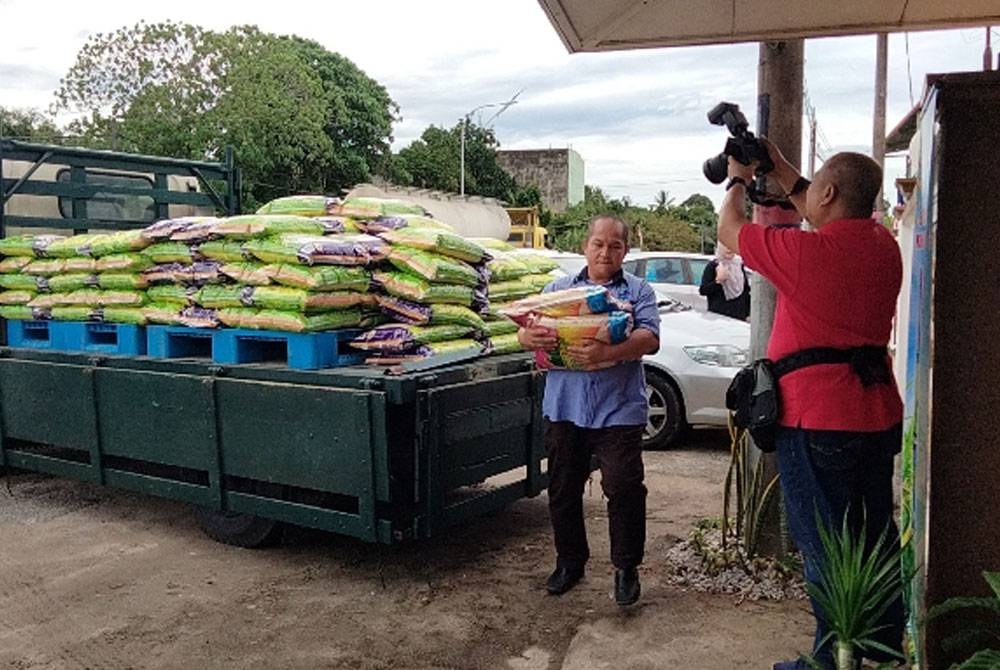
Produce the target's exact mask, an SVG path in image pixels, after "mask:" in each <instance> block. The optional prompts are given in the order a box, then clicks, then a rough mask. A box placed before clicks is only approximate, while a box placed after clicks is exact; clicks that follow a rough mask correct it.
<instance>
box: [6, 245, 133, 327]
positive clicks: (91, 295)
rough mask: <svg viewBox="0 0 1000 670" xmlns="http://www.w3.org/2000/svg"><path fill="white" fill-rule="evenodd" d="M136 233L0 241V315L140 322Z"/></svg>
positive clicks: (26, 317) (68, 319) (13, 317)
mask: <svg viewBox="0 0 1000 670" xmlns="http://www.w3.org/2000/svg"><path fill="white" fill-rule="evenodd" d="M147 245H148V242H147V241H146V240H144V239H143V238H142V236H141V231H138V230H133V231H121V232H116V233H101V234H85V235H74V236H71V237H65V236H60V235H37V236H30V235H28V236H20V237H11V238H6V239H4V240H0V255H2V256H5V257H6V258H5V259H4V260H3V261H2V262H0V268H2V269H0V273H2V274H0V286H2V287H3V288H5V289H7V291H5V292H4V293H2V294H0V302H2V303H3V305H4V306H3V308H2V309H0V316H3V317H4V318H8V319H56V320H63V321H108V322H114V323H138V324H142V323H145V318H144V315H143V313H142V307H143V305H144V304H145V302H146V294H145V291H144V290H143V289H145V286H146V285H145V283H144V281H143V280H142V278H141V277H140V276H139V275H138V273H139V272H140V271H141V270H142V269H144V268H146V267H148V266H149V265H150V263H149V261H148V260H147V259H146V258H144V257H143V256H142V255H141V254H140V251H141V250H142V249H143V248H144V247H146V246H147Z"/></svg>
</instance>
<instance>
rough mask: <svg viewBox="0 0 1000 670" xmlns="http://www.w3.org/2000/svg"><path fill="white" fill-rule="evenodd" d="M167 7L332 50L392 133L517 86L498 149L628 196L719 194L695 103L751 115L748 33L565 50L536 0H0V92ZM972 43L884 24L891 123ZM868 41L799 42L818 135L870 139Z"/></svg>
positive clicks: (49, 84) (896, 166)
mask: <svg viewBox="0 0 1000 670" xmlns="http://www.w3.org/2000/svg"><path fill="white" fill-rule="evenodd" d="M165 19H170V20H173V21H178V22H188V23H194V24H197V25H201V26H203V27H206V28H211V29H216V30H224V29H226V28H228V27H230V26H231V25H232V24H233V23H239V24H255V25H257V26H259V27H260V28H261V29H262V30H265V31H268V32H274V33H281V34H287V33H294V34H297V35H300V36H302V37H306V38H311V39H314V40H316V41H318V42H320V43H321V44H323V45H324V46H326V47H327V48H328V49H330V50H332V51H336V52H338V53H341V54H343V55H344V56H346V57H348V58H350V59H351V60H352V61H354V62H355V63H356V64H357V65H358V66H359V67H360V68H361V69H362V70H364V71H365V72H366V73H367V74H368V75H370V76H372V77H373V78H375V79H376V80H378V81H379V82H381V83H382V84H383V85H384V86H386V88H387V90H388V91H389V93H390V95H391V96H392V97H393V98H394V99H395V100H396V102H397V103H399V105H400V107H401V114H402V117H403V119H402V121H401V123H399V124H397V126H396V128H395V129H394V134H395V136H396V138H397V142H396V146H397V147H399V146H401V145H402V144H403V143H405V142H407V141H410V140H412V139H413V138H415V137H417V136H419V134H420V133H421V132H422V131H423V129H424V128H425V127H426V126H427V125H429V124H436V125H444V126H450V125H452V124H454V123H456V122H457V121H458V119H459V118H461V116H462V115H463V114H465V113H467V112H468V111H469V110H471V109H473V108H474V107H477V106H479V105H483V104H487V103H493V102H499V101H502V100H506V99H508V98H510V96H511V95H513V94H514V93H515V92H517V91H518V90H520V89H522V88H523V89H524V92H523V93H522V94H521V96H520V98H519V101H518V104H517V105H515V106H513V107H511V108H510V109H508V110H507V111H506V112H505V113H504V114H503V115H502V116H500V117H499V118H497V119H496V120H495V123H494V128H495V130H496V132H497V135H498V137H499V139H500V141H501V143H502V144H503V146H504V147H505V148H521V149H523V148H534V147H547V146H550V145H551V146H572V147H574V148H575V149H576V150H577V151H579V152H580V154H581V155H582V156H583V158H584V161H585V166H586V174H587V182H588V183H590V184H594V185H597V186H601V187H602V188H604V190H605V191H607V192H608V193H610V194H612V195H616V196H621V195H629V196H631V198H632V200H633V201H634V202H636V203H640V204H642V203H648V202H652V200H653V197H654V196H655V194H656V192H657V191H659V190H666V191H668V192H670V193H671V195H674V196H676V197H678V199H683V198H684V197H686V196H687V195H689V194H690V193H692V192H699V191H700V192H703V193H706V194H708V195H710V197H712V198H713V199H715V200H716V201H718V200H719V199H720V197H721V189H719V188H718V187H713V186H711V185H709V184H708V182H707V181H705V180H704V178H703V177H702V176H701V163H702V162H703V161H704V160H705V158H707V157H709V156H710V155H713V154H715V153H718V151H720V150H721V148H722V146H723V144H724V142H725V131H724V130H722V129H721V128H717V127H712V126H709V125H708V123H707V121H706V119H705V113H706V112H707V110H708V109H709V108H710V107H711V106H712V105H714V104H715V103H716V102H718V101H720V100H731V101H734V102H737V103H739V104H740V105H741V106H742V107H743V109H744V111H745V112H746V114H747V116H748V117H750V121H751V124H754V123H755V122H756V119H755V118H753V116H754V114H755V110H756V103H755V98H756V79H757V73H756V68H757V47H756V45H735V46H714V47H686V48H679V49H659V50H643V51H637V52H630V53H602V54H575V55H569V54H567V53H566V52H565V49H564V48H563V46H562V44H561V42H560V41H559V39H558V37H557V36H556V34H555V31H554V30H553V29H552V27H551V25H550V24H549V22H548V20H547V19H546V18H545V15H544V13H543V12H542V10H541V9H540V7H539V6H538V4H537V2H535V0H505V1H504V2H502V3H496V2H486V1H485V0H464V1H463V0H428V1H427V2H421V3H416V2H409V1H407V0H366V2H363V3H361V2H352V1H349V0H334V1H333V2H328V3H323V4H316V3H314V2H311V1H310V2H306V1H305V0H283V1H282V2H278V3H272V2H246V3H242V4H240V5H239V6H238V8H237V7H234V6H231V5H226V4H225V3H214V4H213V3H205V2H194V1H192V0H174V1H173V2H170V3H168V4H161V5H155V4H146V3H136V2H120V1H110V0H95V2H91V3H74V2H67V1H59V2H52V3H50V4H49V5H46V6H45V8H44V9H42V8H40V6H39V4H38V3H37V1H27V0H4V2H2V3H0V25H3V26H4V39H3V40H2V41H0V104H3V105H4V106H31V107H39V108H45V107H47V106H48V104H49V103H50V102H51V101H52V97H53V93H54V90H55V88H56V87H57V86H58V81H59V77H61V76H62V75H63V74H64V73H65V72H66V71H67V70H68V69H69V67H70V66H71V65H72V63H73V61H74V58H75V56H76V53H77V51H78V50H79V48H80V47H81V46H82V45H83V44H84V43H85V41H86V38H87V36H88V35H90V34H93V33H98V32H103V33H107V32H111V31H113V30H116V29H117V28H120V27H124V26H131V25H133V24H135V23H136V22H138V21H139V20H145V21H146V22H155V21H160V20H165ZM983 42H984V31H983V30H979V29H977V30H972V29H967V30H959V31H947V32H930V33H912V34H910V36H909V40H908V45H907V40H906V38H905V37H904V36H903V35H892V36H891V37H890V42H889V44H890V54H889V87H888V93H889V98H888V105H887V106H888V114H887V125H888V127H890V128H891V127H892V126H894V125H895V124H896V122H897V121H898V120H899V119H900V118H902V116H903V115H904V114H905V113H906V112H907V111H908V110H909V109H910V106H911V102H910V92H909V91H910V84H911V81H912V88H913V91H914V97H915V99H917V100H919V98H920V96H921V94H922V92H923V82H924V77H925V75H926V74H927V73H929V72H948V71H960V70H974V69H978V68H979V67H980V66H981V58H982V50H983ZM907 46H908V47H909V48H908V49H907ZM907 51H908V52H909V55H908V56H907ZM874 54H875V40H874V37H871V36H868V37H854V38H827V39H818V40H810V41H808V42H807V43H806V68H805V72H806V81H807V86H808V91H809V96H810V99H811V101H812V103H813V104H814V105H815V107H816V110H817V118H818V121H819V127H820V129H821V131H822V134H823V138H824V142H823V145H824V149H826V150H829V151H835V150H837V149H838V148H839V147H848V146H850V147H868V146H870V143H871V137H872V124H871V110H872V108H873V96H874ZM804 146H805V144H804ZM901 164H902V161H900V160H892V161H890V162H889V164H888V168H887V172H890V173H891V172H893V171H895V172H896V173H898V172H900V171H901V169H902V167H901ZM893 176H894V174H887V180H890V179H891V178H892V177H893Z"/></svg>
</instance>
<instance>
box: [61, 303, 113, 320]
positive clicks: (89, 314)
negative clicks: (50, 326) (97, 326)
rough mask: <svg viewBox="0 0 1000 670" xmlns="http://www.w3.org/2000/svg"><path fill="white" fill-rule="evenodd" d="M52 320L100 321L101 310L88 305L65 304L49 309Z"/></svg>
mask: <svg viewBox="0 0 1000 670" xmlns="http://www.w3.org/2000/svg"><path fill="white" fill-rule="evenodd" d="M49 314H50V318H51V319H52V320H53V321H100V320H101V310H100V309H99V308H97V307H93V306H89V305H66V306H62V307H53V308H52V309H51V310H49Z"/></svg>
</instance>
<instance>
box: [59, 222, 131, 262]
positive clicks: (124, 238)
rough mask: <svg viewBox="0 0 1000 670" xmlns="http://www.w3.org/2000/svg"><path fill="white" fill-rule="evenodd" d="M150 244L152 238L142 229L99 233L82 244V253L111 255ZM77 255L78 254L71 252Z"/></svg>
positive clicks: (99, 255)
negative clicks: (143, 233) (147, 237)
mask: <svg viewBox="0 0 1000 670" xmlns="http://www.w3.org/2000/svg"><path fill="white" fill-rule="evenodd" d="M149 244H150V240H148V239H146V238H145V237H143V235H142V230H141V229H138V230H121V231H118V232H116V233H109V234H107V235H97V236H95V237H94V238H93V239H91V240H89V241H87V242H86V243H84V244H82V245H80V247H78V249H80V251H81V253H84V254H85V255H87V256H96V257H98V258H100V257H102V256H110V255H111V254H126V253H129V252H132V251H139V250H140V249H145V248H146V247H148V246H149ZM70 255H72V256H75V255H76V254H75V253H74V254H70Z"/></svg>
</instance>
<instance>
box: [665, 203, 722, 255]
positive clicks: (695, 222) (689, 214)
mask: <svg viewBox="0 0 1000 670" xmlns="http://www.w3.org/2000/svg"><path fill="white" fill-rule="evenodd" d="M669 213H670V215H671V216H672V217H673V218H675V219H678V220H680V221H684V222H686V223H687V224H688V225H690V226H691V228H692V230H693V231H694V232H695V236H696V237H697V239H698V245H697V246H696V247H695V248H694V249H692V251H700V252H702V253H706V252H708V251H710V250H712V249H714V248H715V243H716V236H717V229H718V224H719V215H718V214H717V213H716V211H715V205H714V204H713V203H712V201H711V200H710V199H709V198H708V196H705V195H702V194H700V193H695V194H694V195H691V196H689V197H688V198H687V199H686V200H684V202H682V203H681V204H680V205H676V206H673V207H670V209H669Z"/></svg>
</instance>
